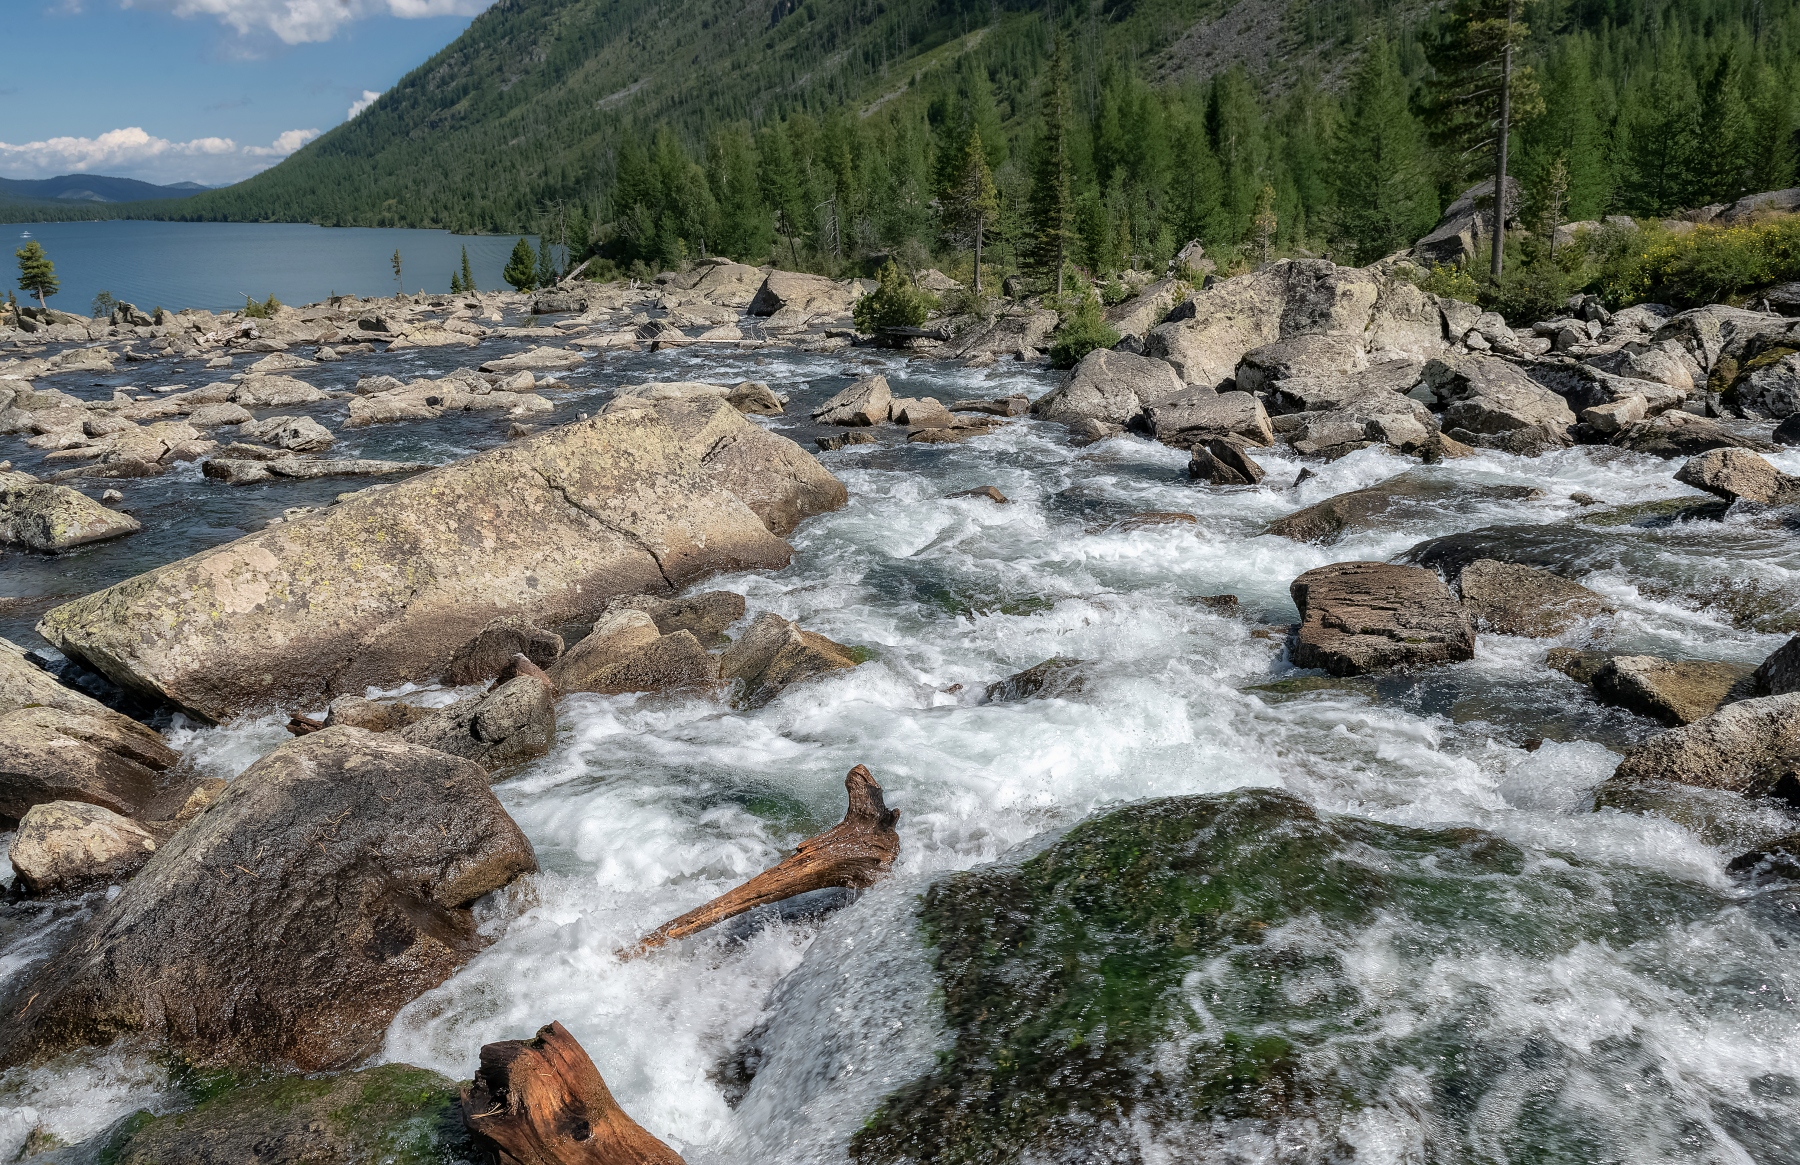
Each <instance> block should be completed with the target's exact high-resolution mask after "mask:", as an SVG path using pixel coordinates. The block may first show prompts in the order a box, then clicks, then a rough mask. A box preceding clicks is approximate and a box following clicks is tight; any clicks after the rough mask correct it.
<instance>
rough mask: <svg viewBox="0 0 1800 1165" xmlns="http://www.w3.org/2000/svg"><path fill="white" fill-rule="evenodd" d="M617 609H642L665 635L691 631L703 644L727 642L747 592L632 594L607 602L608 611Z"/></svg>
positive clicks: (741, 613) (740, 613) (742, 612)
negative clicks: (665, 594) (675, 595)
mask: <svg viewBox="0 0 1800 1165" xmlns="http://www.w3.org/2000/svg"><path fill="white" fill-rule="evenodd" d="M615 611H642V612H643V613H644V614H646V615H648V616H650V618H651V619H652V620H653V621H654V622H655V623H656V629H657V631H659V632H660V633H662V634H664V635H673V634H675V633H676V632H677V631H690V632H692V633H693V635H694V638H695V639H698V640H699V641H700V643H701V644H702V645H703V646H706V647H717V646H719V645H720V644H723V643H725V642H727V640H726V637H725V628H727V627H729V626H731V625H732V624H733V623H736V622H737V621H738V620H739V619H742V618H743V617H744V596H743V595H740V594H738V593H737V592H736V591H703V592H701V593H700V594H697V595H685V596H681V597H677V598H665V597H664V596H662V595H632V596H630V597H629V598H624V599H614V600H613V601H612V602H610V603H608V604H607V606H606V613H607V614H609V615H610V614H612V613H613V612H615Z"/></svg>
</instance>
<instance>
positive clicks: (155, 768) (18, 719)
mask: <svg viewBox="0 0 1800 1165" xmlns="http://www.w3.org/2000/svg"><path fill="white" fill-rule="evenodd" d="M179 759H180V757H179V756H178V755H177V754H176V753H175V752H174V750H172V749H171V748H169V746H168V745H167V744H165V743H164V742H163V739H162V737H161V736H159V735H158V734H157V733H156V732H155V731H154V730H152V729H150V728H146V727H145V726H144V725H142V724H139V723H138V722H137V721H135V720H133V719H131V718H130V717H128V716H122V715H120V714H119V713H117V712H114V711H113V710H112V709H111V708H108V707H106V706H105V705H104V704H101V703H100V702H99V701H98V700H95V699H92V698H91V697H88V696H85V695H83V694H82V693H80V692H77V691H75V690H74V689H72V688H65V687H63V686H62V685H61V684H59V683H57V682H56V680H55V679H53V678H51V677H50V676H49V675H48V674H46V673H45V672H44V671H42V670H41V669H39V668H37V667H35V666H34V665H33V664H32V663H31V662H30V661H29V660H27V659H26V658H25V653H24V651H23V650H22V649H21V648H20V647H19V646H18V645H17V644H14V643H11V642H9V641H7V640H5V639H0V821H17V820H18V819H20V818H22V817H24V816H25V814H26V812H27V811H28V810H30V809H31V807H32V806H34V805H42V804H45V803H47V802H50V801H81V802H85V803H87V804H90V805H98V806H101V807H102V808H105V809H109V810H111V811H112V812H114V813H118V814H120V815H122V816H125V817H137V818H169V817H173V816H174V815H175V809H176V808H178V807H179V804H180V800H181V798H182V797H183V796H185V793H186V790H187V786H188V784H190V783H191V782H186V781H184V780H182V779H180V778H177V777H176V776H175V775H173V774H172V773H171V770H172V769H173V768H174V767H175V763H176V761H178V760H179Z"/></svg>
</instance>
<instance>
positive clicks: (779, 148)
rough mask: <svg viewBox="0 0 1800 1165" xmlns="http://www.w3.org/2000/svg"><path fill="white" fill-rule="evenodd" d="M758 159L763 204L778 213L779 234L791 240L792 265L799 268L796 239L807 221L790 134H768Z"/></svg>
mask: <svg viewBox="0 0 1800 1165" xmlns="http://www.w3.org/2000/svg"><path fill="white" fill-rule="evenodd" d="M757 156H758V160H759V162H760V165H759V166H758V167H757V175H756V176H757V182H758V184H759V185H760V187H761V189H762V198H763V202H764V203H765V204H767V205H768V206H769V207H770V208H771V209H772V210H773V211H774V213H775V230H776V231H777V233H779V234H780V235H781V237H782V238H784V239H786V240H787V245H788V262H789V263H790V264H791V265H792V266H794V267H798V266H799V265H800V252H799V250H798V249H797V248H796V247H795V246H794V236H796V235H798V234H799V233H800V230H801V224H802V223H803V222H805V221H806V218H805V211H804V209H803V206H804V203H803V200H802V196H801V193H800V173H799V171H798V169H797V168H796V167H795V165H794V153H793V150H792V148H791V147H790V146H789V143H788V139H787V134H786V133H784V132H783V131H782V130H780V129H767V130H764V131H763V135H762V140H761V141H760V142H758V143H757Z"/></svg>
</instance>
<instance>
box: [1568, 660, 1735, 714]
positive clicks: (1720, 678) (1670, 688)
mask: <svg viewBox="0 0 1800 1165" xmlns="http://www.w3.org/2000/svg"><path fill="white" fill-rule="evenodd" d="M1752 674H1753V669H1752V668H1750V667H1748V666H1746V665H1744V664H1733V663H1716V662H1713V661H1711V660H1700V659H1657V658H1655V657H1654V656H1648V655H1616V656H1613V657H1612V658H1611V659H1609V660H1608V661H1607V662H1606V663H1604V664H1602V665H1601V666H1600V667H1599V668H1597V669H1596V670H1595V671H1594V675H1593V679H1592V681H1591V682H1592V684H1593V688H1594V695H1595V696H1597V697H1598V698H1599V699H1600V701H1601V703H1604V704H1612V705H1615V706H1617V707H1620V708H1625V709H1627V710H1629V711H1632V712H1636V713H1637V714H1638V715H1640V716H1648V717H1650V718H1651V719H1652V720H1660V721H1662V722H1663V723H1664V724H1667V725H1669V726H1671V727H1674V726H1677V725H1681V724H1692V723H1694V722H1695V721H1696V720H1700V719H1703V718H1704V717H1707V716H1710V715H1712V714H1713V713H1714V712H1717V711H1718V710H1719V708H1720V707H1721V706H1722V705H1724V704H1725V703H1726V702H1727V701H1728V700H1730V699H1731V697H1732V695H1733V694H1734V692H1739V691H1741V692H1742V694H1745V695H1748V694H1749V692H1750V691H1751V690H1752V688H1753V683H1754V682H1753V681H1752V679H1751V676H1752Z"/></svg>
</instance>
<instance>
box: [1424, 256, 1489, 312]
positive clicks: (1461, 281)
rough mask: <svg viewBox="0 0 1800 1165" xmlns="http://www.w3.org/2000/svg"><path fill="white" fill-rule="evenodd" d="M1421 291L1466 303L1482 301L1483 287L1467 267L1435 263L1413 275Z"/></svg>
mask: <svg viewBox="0 0 1800 1165" xmlns="http://www.w3.org/2000/svg"><path fill="white" fill-rule="evenodd" d="M1412 281H1413V282H1414V283H1416V284H1418V286H1419V290H1420V291H1425V292H1429V293H1430V294H1432V295H1441V296H1443V297H1444V298H1445V299H1460V300H1462V301H1463V302H1464V303H1479V302H1481V287H1480V285H1479V284H1477V283H1476V282H1475V277H1474V276H1473V275H1471V274H1469V269H1468V268H1467V267H1459V266H1456V265H1454V264H1445V263H1433V264H1432V265H1431V270H1430V271H1427V272H1424V273H1422V274H1420V275H1415V276H1413V277H1412Z"/></svg>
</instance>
